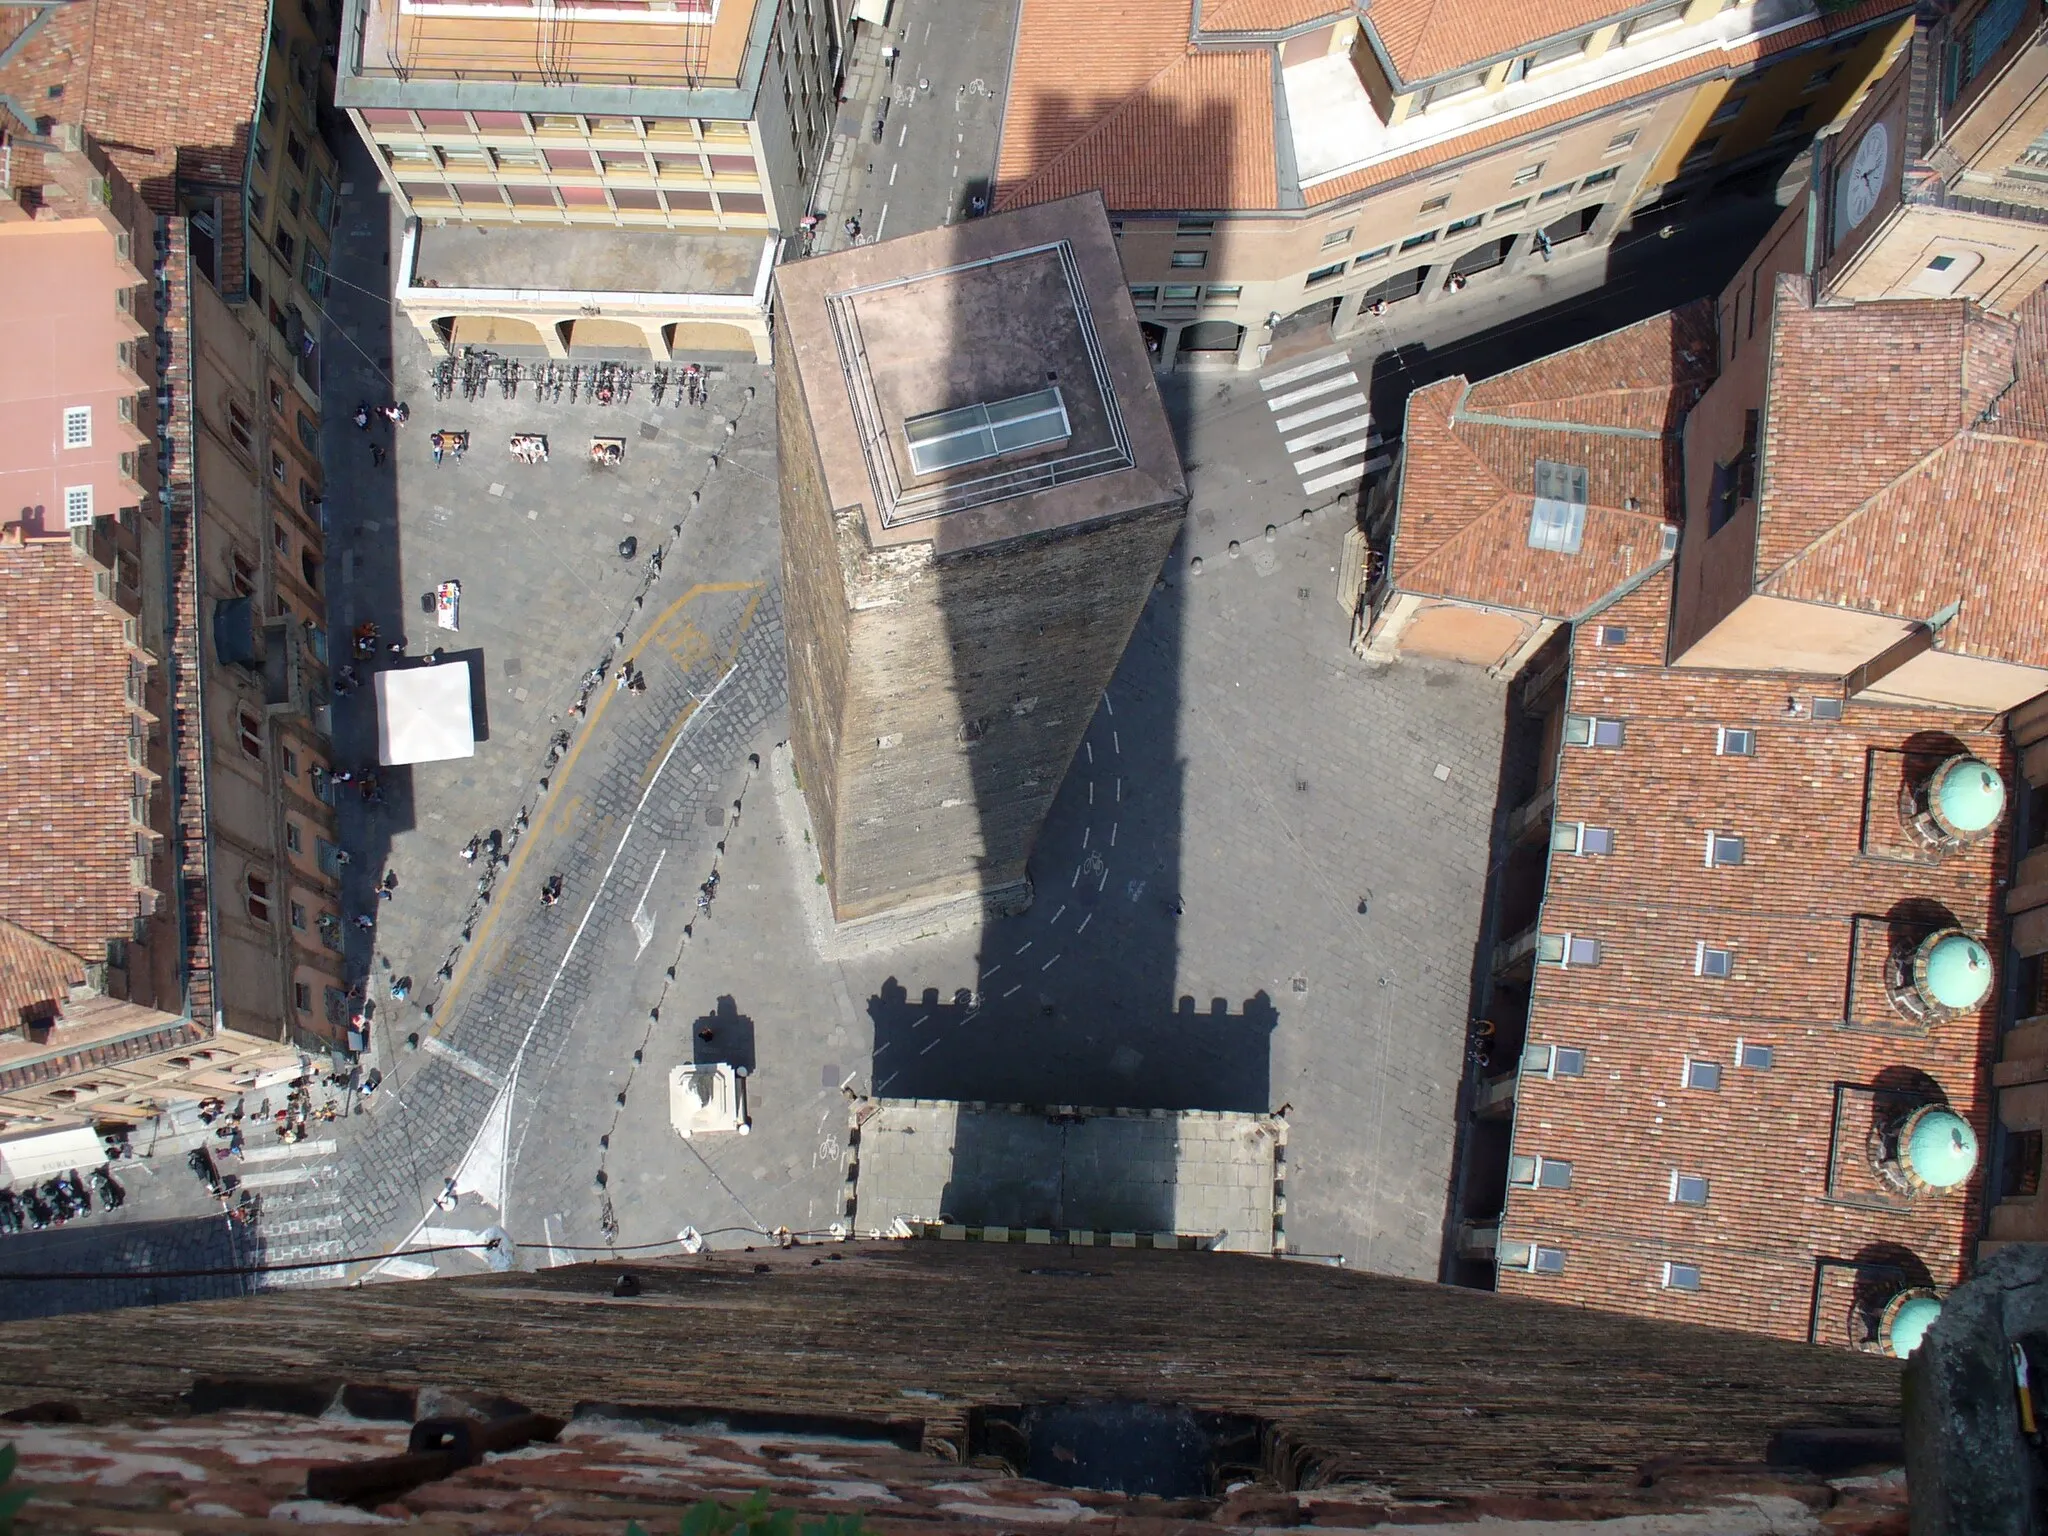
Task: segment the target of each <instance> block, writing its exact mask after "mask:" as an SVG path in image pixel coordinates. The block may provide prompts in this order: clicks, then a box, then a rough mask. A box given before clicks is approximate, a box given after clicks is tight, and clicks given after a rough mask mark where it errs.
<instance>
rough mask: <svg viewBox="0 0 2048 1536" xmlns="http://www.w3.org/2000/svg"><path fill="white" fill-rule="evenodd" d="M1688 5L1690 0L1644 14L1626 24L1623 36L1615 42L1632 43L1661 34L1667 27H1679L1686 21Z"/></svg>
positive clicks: (1680, 0) (1678, 0)
mask: <svg viewBox="0 0 2048 1536" xmlns="http://www.w3.org/2000/svg"><path fill="white" fill-rule="evenodd" d="M1687 3H1688V0H1677V3H1676V4H1673V5H1660V6H1658V7H1657V9H1655V10H1654V11H1646V12H1644V13H1643V14H1642V15H1641V16H1638V17H1636V18H1635V20H1633V21H1629V22H1624V23H1623V24H1622V28H1621V34H1620V36H1618V37H1617V38H1616V39H1615V41H1616V42H1620V43H1632V42H1634V41H1635V40H1636V39H1637V38H1639V37H1644V36H1647V35H1648V34H1649V33H1652V32H1661V31H1662V30H1663V29H1664V28H1666V27H1675V26H1677V25H1678V24H1679V23H1680V22H1682V21H1684V20H1685V8H1686V5H1687Z"/></svg>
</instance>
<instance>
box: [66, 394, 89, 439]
mask: <svg viewBox="0 0 2048 1536" xmlns="http://www.w3.org/2000/svg"><path fill="white" fill-rule="evenodd" d="M64 446H65V447H66V448H90V447H91V446H92V407H91V406H89V405H67V406H65V407H64Z"/></svg>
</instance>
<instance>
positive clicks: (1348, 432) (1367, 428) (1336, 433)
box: [1282, 414, 1379, 453]
mask: <svg viewBox="0 0 2048 1536" xmlns="http://www.w3.org/2000/svg"><path fill="white" fill-rule="evenodd" d="M1360 433H1363V434H1364V435H1365V436H1367V437H1370V438H1372V439H1373V440H1374V441H1375V442H1377V441H1378V440H1379V433H1377V432H1375V431H1373V430H1372V418H1371V417H1370V416H1366V415H1362V414H1361V415H1358V416H1350V417H1347V418H1345V419H1344V420H1343V421H1326V422H1324V423H1323V424H1322V425H1321V426H1319V427H1311V428H1309V429H1308V431H1306V432H1304V433H1302V434H1301V436H1299V437H1290V438H1288V439H1287V441H1286V442H1285V443H1284V444H1282V446H1283V447H1284V448H1286V450H1287V451H1288V452H1289V453H1313V452H1315V450H1316V449H1317V448H1318V447H1322V448H1327V447H1329V446H1330V445H1331V444H1332V443H1336V442H1341V441H1342V440H1343V439H1345V438H1347V437H1354V436H1357V435H1358V434H1360Z"/></svg>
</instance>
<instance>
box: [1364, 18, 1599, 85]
mask: <svg viewBox="0 0 2048 1536" xmlns="http://www.w3.org/2000/svg"><path fill="white" fill-rule="evenodd" d="M1628 8H1629V0H1535V3H1534V4H1530V5H1503V4H1501V3H1500V0H1373V3H1372V5H1371V6H1369V7H1368V8H1367V10H1366V13H1365V24H1366V25H1367V26H1368V27H1370V28H1372V31H1373V35H1374V36H1375V37H1376V38H1377V39H1378V40H1379V45H1380V49H1381V51H1382V52H1383V53H1385V54H1386V56H1387V60H1388V62H1389V63H1391V64H1392V65H1393V66H1394V68H1395V69H1396V70H1398V71H1399V72H1400V75H1401V78H1402V79H1403V80H1426V79H1428V78H1429V77H1430V76H1431V75H1440V74H1442V73H1443V72H1444V71H1445V70H1450V69H1456V68H1457V67H1458V66H1459V65H1461V64H1470V63H1473V62H1475V61H1476V60H1479V59H1484V58H1490V57H1492V56H1493V55H1494V54H1498V53H1506V52H1507V51H1508V50H1509V49H1511V48H1519V47H1521V46H1522V45H1523V44H1525V43H1533V42H1539V41H1541V40H1542V39H1543V38H1546V37H1556V36H1558V35H1559V34H1560V33H1564V32H1570V31H1573V30H1575V29H1576V28H1579V27H1589V26H1591V25H1593V24H1594V23H1595V22H1599V21H1605V20H1607V19H1608V18H1609V17H1611V16H1616V15H1619V14H1620V13H1621V12H1622V11H1625V10H1627V9H1628Z"/></svg>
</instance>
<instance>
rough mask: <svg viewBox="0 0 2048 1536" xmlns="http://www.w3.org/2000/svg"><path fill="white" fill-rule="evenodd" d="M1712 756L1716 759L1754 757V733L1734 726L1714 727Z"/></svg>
mask: <svg viewBox="0 0 2048 1536" xmlns="http://www.w3.org/2000/svg"><path fill="white" fill-rule="evenodd" d="M1714 755H1715V756H1717V757H1755V756H1756V732H1755V731H1752V730H1748V729H1744V728H1740V727H1736V726H1728V725H1717V726H1715V727H1714Z"/></svg>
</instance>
